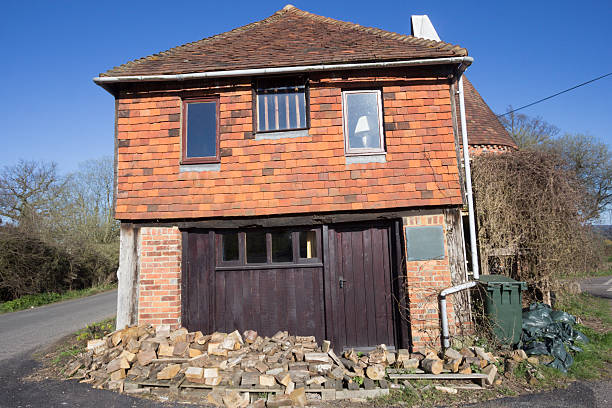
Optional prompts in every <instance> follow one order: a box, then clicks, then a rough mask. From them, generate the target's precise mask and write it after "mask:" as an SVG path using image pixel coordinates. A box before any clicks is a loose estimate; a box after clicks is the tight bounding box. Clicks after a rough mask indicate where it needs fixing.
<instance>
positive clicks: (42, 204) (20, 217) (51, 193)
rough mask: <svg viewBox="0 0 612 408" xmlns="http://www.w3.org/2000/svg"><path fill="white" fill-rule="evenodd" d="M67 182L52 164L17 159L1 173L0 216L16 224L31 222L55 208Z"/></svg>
mask: <svg viewBox="0 0 612 408" xmlns="http://www.w3.org/2000/svg"><path fill="white" fill-rule="evenodd" d="M67 181H68V179H67V178H65V177H61V176H60V175H59V174H58V172H57V165H56V164H55V163H45V162H36V161H25V160H19V162H17V164H15V165H13V166H4V167H3V168H2V170H0V217H2V218H3V219H4V220H5V221H9V222H10V223H13V224H16V225H22V226H23V225H24V224H26V223H33V222H35V220H36V219H39V218H44V217H47V216H49V215H50V214H51V213H52V212H54V211H56V209H57V208H58V203H59V201H61V198H62V196H63V195H64V194H65V192H66V189H65V187H66V183H67Z"/></svg>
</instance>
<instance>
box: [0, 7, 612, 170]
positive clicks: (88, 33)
mask: <svg viewBox="0 0 612 408" xmlns="http://www.w3.org/2000/svg"><path fill="white" fill-rule="evenodd" d="M285 4H286V2H285V1H263V0H260V1H224V2H210V3H209V2H205V1H178V0H177V1H174V2H170V3H169V2H167V1H163V2H162V1H155V0H148V1H126V0H124V1H111V0H109V1H105V2H93V1H61V0H57V1H40V2H36V1H26V0H22V1H13V0H4V1H3V2H2V5H0V13H1V14H2V16H3V22H2V24H1V25H0V44H2V55H3V57H2V59H1V63H0V78H2V80H3V84H2V85H3V86H2V88H1V90H0V92H1V96H2V97H1V98H0V129H1V132H2V133H1V135H2V136H1V140H2V148H1V149H0V165H6V164H12V163H14V162H16V161H17V160H18V159H19V158H24V159H34V160H47V161H55V162H57V163H58V164H59V165H60V169H61V170H62V171H72V170H75V169H76V166H77V164H78V163H79V162H80V161H83V160H86V159H89V158H96V157H100V156H103V155H110V154H112V152H113V120H114V119H113V118H114V115H113V110H114V103H113V98H112V96H111V95H110V94H108V93H106V91H104V90H103V89H102V88H100V87H98V86H96V85H95V84H94V83H93V82H92V78H93V77H94V76H96V75H97V74H98V73H100V72H103V71H105V70H107V69H109V68H111V67H113V66H115V65H120V64H122V63H124V62H126V61H129V60H132V59H135V58H139V57H143V56H146V55H149V54H152V53H155V52H158V51H162V50H165V49H168V48H171V47H173V46H176V45H180V44H184V43H186V42H191V41H195V40H199V39H201V38H204V37H207V36H210V35H213V34H217V33H220V32H223V31H227V30H230V29H232V28H234V27H237V26H240V25H244V24H248V23H250V22H253V21H256V20H260V19H262V18H265V17H267V16H269V15H270V14H272V13H274V12H275V11H276V10H278V9H281V8H282V7H283V6H284V5H285ZM292 4H294V5H295V6H297V7H299V8H301V9H304V10H307V11H310V12H313V13H316V14H321V15H324V16H328V17H333V18H337V19H341V20H346V21H352V22H356V23H359V24H362V25H366V26H375V27H379V28H382V29H386V30H390V31H395V32H400V33H406V34H409V33H410V15H412V14H428V15H429V16H430V19H431V20H432V22H433V24H434V26H435V27H436V29H437V31H438V33H439V35H440V37H441V38H442V40H444V41H447V42H451V43H455V44H459V45H461V46H463V47H466V48H467V49H468V50H469V52H470V55H472V56H473V57H474V58H475V62H474V64H473V65H472V66H471V67H470V68H469V70H468V77H469V78H470V80H471V81H472V82H473V83H474V85H475V86H476V88H477V89H478V91H479V92H480V93H481V94H482V95H483V97H484V98H485V100H486V101H487V103H488V104H489V105H490V106H491V108H492V109H493V110H494V111H495V112H498V113H501V112H503V111H505V108H506V107H507V106H508V105H513V106H515V107H518V106H521V105H524V104H527V103H529V102H532V101H534V100H536V99H539V98H542V97H546V96H548V95H550V94H553V93H555V92H557V91H560V90H562V89H565V88H568V87H570V86H573V85H575V84H577V83H580V82H583V81H586V80H589V79H592V78H594V77H596V76H599V75H601V74H604V73H607V72H611V71H612V47H610V40H612V25H611V24H610V22H609V20H610V17H611V16H612V3H610V1H609V0H607V1H606V0H601V1H590V0H583V1H581V2H575V1H571V2H570V1H515V2H511V3H508V2H497V1H489V2H471V1H464V2H461V3H458V2H450V1H449V2H446V1H436V2H433V1H408V0H403V1H385V0H379V1H376V2H372V1H371V0H370V1H363V2H362V1H355V0H353V1H329V0H326V1H315V0H311V1H299V0H294V1H292ZM610 95H612V77H608V78H606V79H603V80H601V81H598V82H596V83H594V84H591V85H587V86H585V87H582V88H579V89H578V90H575V91H573V92H570V93H567V94H565V95H562V96H560V97H557V98H554V99H552V100H550V101H547V102H544V103H541V104H539V105H536V106H534V107H531V108H528V109H526V110H524V111H522V112H523V113H526V114H528V115H532V116H537V115H540V116H542V117H543V118H544V119H545V120H547V121H549V122H551V123H553V124H555V125H557V126H558V127H559V128H561V129H562V131H568V132H584V133H590V134H592V135H594V136H596V137H598V138H600V139H601V140H604V141H605V142H606V143H608V144H609V145H611V146H612V132H611V131H610V129H612V108H611V107H610V101H609V99H610Z"/></svg>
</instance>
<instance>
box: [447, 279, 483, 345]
mask: <svg viewBox="0 0 612 408" xmlns="http://www.w3.org/2000/svg"><path fill="white" fill-rule="evenodd" d="M474 286H476V282H474V281H471V282H466V283H462V284H461V285H457V286H453V287H451V288H447V289H444V290H443V291H442V292H440V316H441V320H442V346H443V347H444V349H447V348H449V347H450V336H449V334H448V319H447V317H446V296H448V295H451V294H453V293H456V292H459V291H462V290H465V289H469V288H473V287H474Z"/></svg>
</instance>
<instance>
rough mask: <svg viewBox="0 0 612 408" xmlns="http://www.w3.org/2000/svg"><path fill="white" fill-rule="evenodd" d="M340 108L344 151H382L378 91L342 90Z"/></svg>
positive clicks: (383, 147) (381, 127) (367, 152)
mask: <svg viewBox="0 0 612 408" xmlns="http://www.w3.org/2000/svg"><path fill="white" fill-rule="evenodd" d="M342 109H343V120H344V146H345V151H346V153H347V154H374V153H384V151H385V146H384V138H383V115H382V101H381V95H380V91H375V90H372V91H344V92H342Z"/></svg>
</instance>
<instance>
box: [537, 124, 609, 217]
mask: <svg viewBox="0 0 612 408" xmlns="http://www.w3.org/2000/svg"><path fill="white" fill-rule="evenodd" d="M544 149H547V150H549V151H551V152H553V153H555V154H557V155H558V156H559V157H561V158H562V159H563V160H564V162H565V163H566V168H567V169H568V170H570V171H572V172H573V173H574V174H575V175H576V176H577V177H578V179H579V180H580V182H581V184H582V186H583V188H584V189H585V190H586V193H587V194H588V198H589V203H590V205H589V207H587V208H585V216H586V218H588V219H594V218H597V217H599V215H600V214H601V213H602V212H603V211H604V210H605V209H606V208H609V207H610V205H612V152H611V151H610V148H609V147H608V145H606V144H605V143H603V142H600V141H599V140H597V139H596V138H595V137H593V136H591V135H585V134H581V133H575V134H572V133H566V134H565V135H563V136H561V137H558V138H556V139H553V140H551V141H549V142H548V143H546V144H545V145H544Z"/></svg>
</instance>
